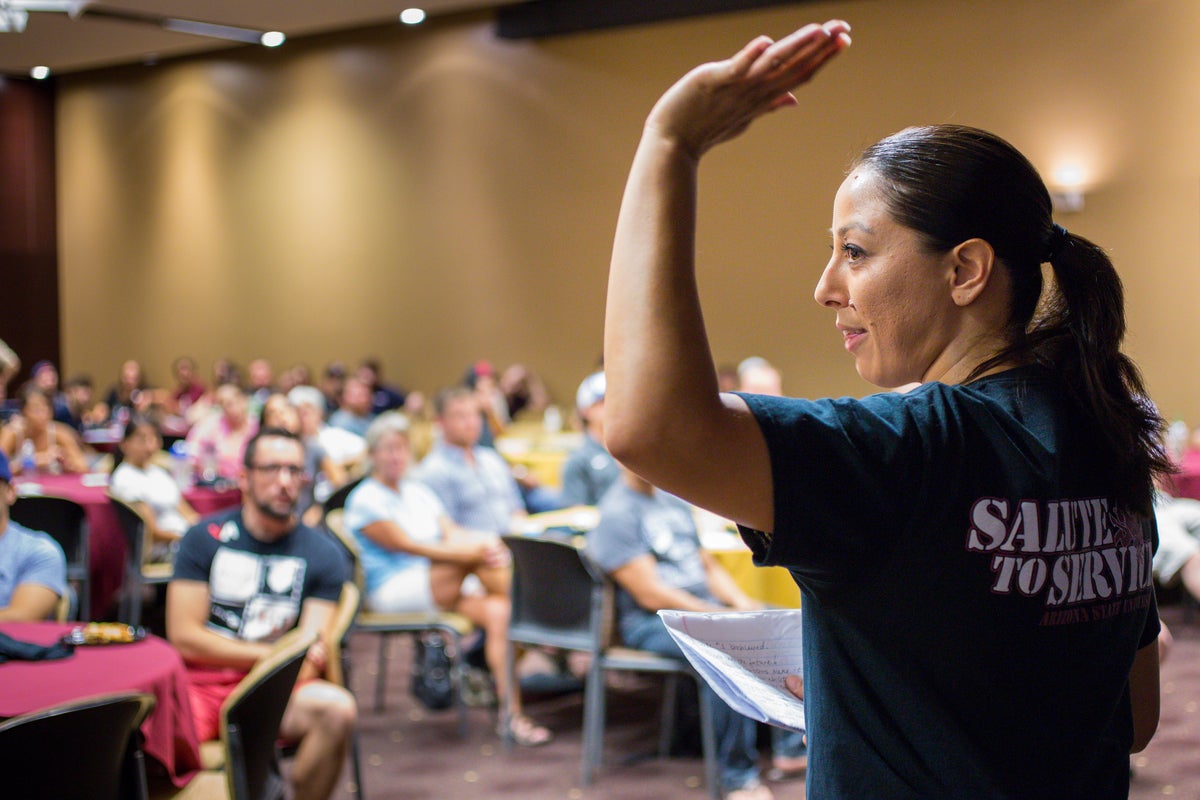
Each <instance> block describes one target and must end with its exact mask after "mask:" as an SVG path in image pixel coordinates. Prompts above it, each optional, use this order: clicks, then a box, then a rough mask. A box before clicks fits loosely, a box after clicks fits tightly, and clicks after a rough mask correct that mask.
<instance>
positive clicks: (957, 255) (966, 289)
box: [950, 239, 996, 306]
mask: <svg viewBox="0 0 1200 800" xmlns="http://www.w3.org/2000/svg"><path fill="white" fill-rule="evenodd" d="M950 256H951V258H952V259H953V262H954V284H953V287H952V289H951V296H952V297H953V299H954V303H955V305H958V306H967V305H970V304H971V303H973V302H975V300H976V299H978V298H979V295H980V294H982V292H983V290H984V289H985V288H987V285H988V282H989V281H990V280H991V278H992V268H993V267H995V265H996V251H995V250H993V249H992V246H991V245H990V244H988V242H986V241H985V240H983V239H967V240H966V241H965V242H963V243H961V244H959V245H958V246H956V247H955V248H954V249H953V250H951V251H950Z"/></svg>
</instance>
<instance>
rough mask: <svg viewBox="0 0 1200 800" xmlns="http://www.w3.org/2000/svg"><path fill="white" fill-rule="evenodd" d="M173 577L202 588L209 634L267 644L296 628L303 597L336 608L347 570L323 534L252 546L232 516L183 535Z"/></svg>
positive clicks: (300, 532)
mask: <svg viewBox="0 0 1200 800" xmlns="http://www.w3.org/2000/svg"><path fill="white" fill-rule="evenodd" d="M175 578H176V579H183V580H192V581H203V582H205V583H207V584H208V592H209V597H210V605H209V615H208V625H209V627H210V628H212V629H213V630H216V631H217V632H218V633H222V634H224V635H226V636H230V637H232V638H236V639H242V640H244V641H250V642H273V641H274V640H276V639H277V638H279V637H280V636H282V635H283V634H284V633H286V632H287V631H289V630H291V629H292V628H294V627H295V626H296V622H297V621H298V620H299V618H300V609H301V606H302V605H303V603H304V601H305V600H307V599H308V598H310V597H311V598H318V599H321V600H329V601H332V602H335V603H336V602H337V600H338V598H339V596H340V595H341V591H342V584H343V583H345V582H346V581H347V580H349V579H350V565H349V564H348V563H347V560H346V556H345V554H344V553H343V551H342V550H341V548H340V547H339V546H338V545H337V544H336V543H335V542H333V540H332V539H331V538H330V537H329V536H328V535H326V534H324V533H322V532H321V531H318V530H315V529H313V528H309V527H307V526H304V525H300V526H298V527H297V528H296V529H295V530H294V531H292V533H290V534H289V535H287V536H285V537H284V538H283V539H280V540H279V541H275V542H263V541H259V540H258V539H255V538H254V537H253V536H251V535H250V534H249V533H248V532H247V531H246V527H245V523H244V522H243V520H242V512H241V510H240V509H237V510H234V511H231V512H229V513H226V514H221V515H218V516H216V517H210V518H208V519H204V520H201V521H200V523H199V524H197V525H196V526H194V527H193V528H191V529H190V530H189V531H188V532H187V533H186V534H184V536H183V539H182V540H181V541H180V543H179V552H178V553H176V555H175Z"/></svg>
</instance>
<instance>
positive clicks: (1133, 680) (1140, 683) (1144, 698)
mask: <svg viewBox="0 0 1200 800" xmlns="http://www.w3.org/2000/svg"><path fill="white" fill-rule="evenodd" d="M1159 700H1160V698H1159V692H1158V641H1157V640H1156V641H1153V642H1151V643H1150V644H1148V645H1146V646H1145V647H1143V648H1142V649H1141V650H1138V652H1137V655H1136V656H1134V659H1133V668H1132V669H1131V670H1129V701H1130V704H1131V705H1132V706H1133V747H1131V748H1130V750H1129V752H1131V753H1140V752H1141V751H1142V750H1144V749H1145V748H1146V745H1148V744H1150V740H1151V739H1152V738H1154V732H1155V731H1156V730H1158V713H1159Z"/></svg>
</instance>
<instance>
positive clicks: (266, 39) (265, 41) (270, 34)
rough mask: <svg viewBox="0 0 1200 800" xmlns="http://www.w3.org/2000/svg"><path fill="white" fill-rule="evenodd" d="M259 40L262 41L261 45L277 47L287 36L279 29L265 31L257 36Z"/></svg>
mask: <svg viewBox="0 0 1200 800" xmlns="http://www.w3.org/2000/svg"><path fill="white" fill-rule="evenodd" d="M259 41H260V42H262V45H263V47H279V45H281V44H283V43H284V42H286V41H287V37H286V36H284V35H283V33H281V32H280V31H267V32H266V33H264V34H263V35H262V36H261V37H260V38H259Z"/></svg>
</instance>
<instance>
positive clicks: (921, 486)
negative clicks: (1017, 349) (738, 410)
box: [743, 367, 1159, 800]
mask: <svg viewBox="0 0 1200 800" xmlns="http://www.w3.org/2000/svg"><path fill="white" fill-rule="evenodd" d="M746 400H747V402H748V403H749V404H750V408H751V410H752V411H753V413H754V415H755V417H756V419H757V420H758V423H759V426H760V428H761V429H762V431H763V434H764V436H765V437H766V440H767V443H768V447H769V450H770V456H771V465H772V474H773V479H774V497H775V525H774V528H775V530H774V534H773V535H772V536H770V537H766V536H763V535H762V534H759V533H757V532H754V531H750V530H743V535H744V537H745V538H746V540H747V542H748V543H749V544H750V545H751V547H752V548H754V550H755V555H756V560H758V561H759V562H760V563H766V564H776V565H782V566H785V567H789V568H790V569H791V570H792V574H793V575H794V576H795V578H796V581H797V583H798V584H799V585H800V587H801V591H802V597H803V601H802V606H803V612H804V617H803V619H804V634H803V637H804V670H805V705H806V712H807V718H808V722H809V752H810V754H811V758H810V760H809V773H808V796H809V797H810V798H812V800H823V799H825V798H837V800H843V799H844V798H860V797H861V798H889V800H892V799H894V798H920V799H921V800H931V799H934V798H964V800H965V799H966V798H970V800H982V799H988V798H1006V799H1007V798H1011V799H1012V800H1030V799H1031V798H1055V800H1060V799H1061V798H1079V799H1080V800H1083V798H1087V800H1100V799H1102V798H1124V797H1126V796H1127V795H1128V791H1129V785H1128V781H1129V772H1128V768H1129V767H1128V754H1129V747H1130V744H1131V742H1132V736H1133V727H1132V715H1131V707H1130V698H1129V687H1128V675H1129V670H1130V668H1131V666H1132V663H1133V658H1134V655H1135V652H1136V651H1137V650H1138V649H1140V648H1141V647H1144V646H1146V645H1148V644H1150V643H1152V642H1153V641H1154V639H1155V637H1156V636H1157V634H1158V630H1159V623H1158V614H1157V609H1156V607H1155V604H1154V594H1153V587H1152V580H1151V558H1152V549H1153V546H1152V542H1153V541H1154V529H1153V524H1154V521H1153V515H1147V516H1139V515H1134V514H1131V513H1128V512H1125V511H1122V510H1119V509H1117V508H1116V507H1115V505H1114V502H1113V501H1112V500H1111V499H1110V497H1109V495H1110V492H1108V491H1106V487H1105V485H1104V480H1105V479H1104V477H1103V473H1102V471H1100V470H1099V469H1097V467H1098V463H1099V462H1098V457H1097V454H1098V453H1100V452H1102V451H1101V450H1100V448H1098V447H1097V446H1095V444H1094V443H1095V442H1096V441H1097V440H1098V438H1099V436H1098V432H1097V431H1095V430H1091V429H1088V428H1087V427H1086V426H1085V425H1083V424H1081V423H1080V422H1079V419H1078V415H1076V414H1072V412H1071V410H1070V406H1069V405H1068V404H1067V402H1066V400H1065V398H1064V397H1063V395H1062V391H1061V388H1060V386H1059V385H1058V382H1057V379H1056V378H1055V376H1053V375H1052V374H1050V373H1049V372H1047V371H1044V370H1042V369H1039V368H1035V367H1029V368H1021V369H1014V370H1010V371H1007V372H1004V373H1000V374H997V375H994V376H990V377H986V378H983V379H980V380H978V381H975V382H974V383H971V384H969V385H965V386H947V385H944V384H937V383H932V384H927V385H924V386H922V387H919V388H918V389H916V390H914V391H912V392H910V393H908V394H893V393H889V394H880V395H875V396H872V397H868V398H864V399H862V400H852V399H839V400H823V401H815V402H810V401H804V400H788V399H776V398H767V397H758V396H750V395H748V396H746Z"/></svg>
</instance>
